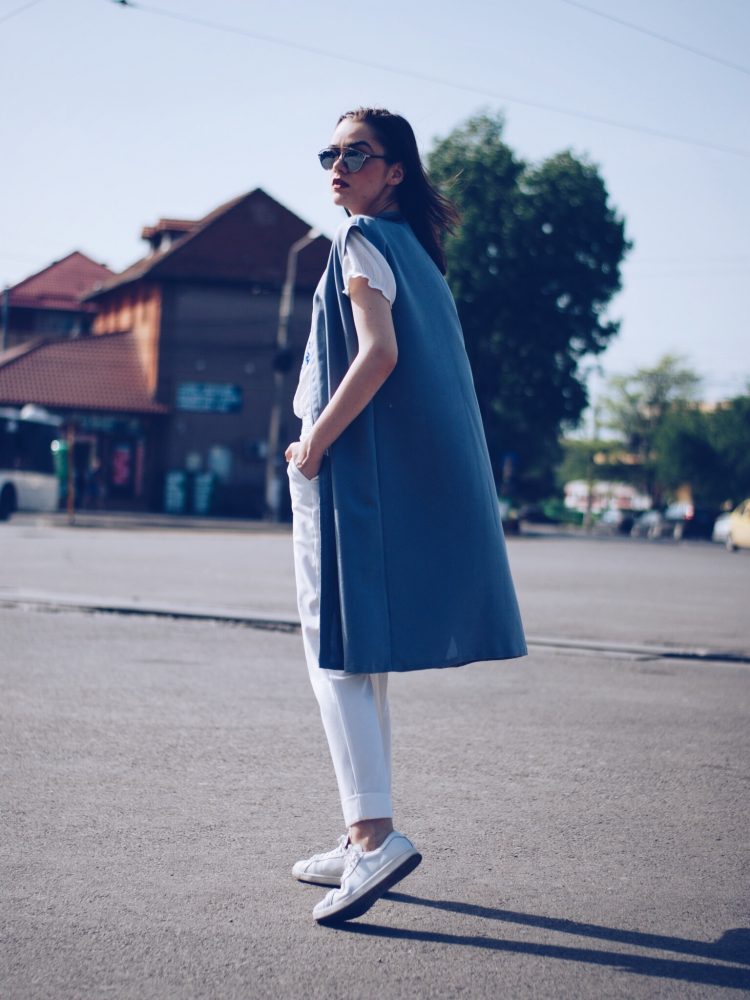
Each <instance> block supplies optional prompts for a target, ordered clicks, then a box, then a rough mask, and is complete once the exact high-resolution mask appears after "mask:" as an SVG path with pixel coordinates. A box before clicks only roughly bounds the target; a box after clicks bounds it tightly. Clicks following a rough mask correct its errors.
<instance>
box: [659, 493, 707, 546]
mask: <svg viewBox="0 0 750 1000" xmlns="http://www.w3.org/2000/svg"><path fill="white" fill-rule="evenodd" d="M718 514H719V511H718V510H717V509H716V507H701V506H698V505H696V504H693V503H689V502H686V501H680V502H679V503H673V504H670V505H669V507H667V509H666V510H665V511H664V526H663V530H662V534H666V535H671V536H672V538H674V540H675V541H676V542H679V541H680V539H682V538H710V537H711V532H712V531H713V529H714V522H715V520H716V518H717V516H718Z"/></svg>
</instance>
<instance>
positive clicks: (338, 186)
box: [331, 177, 349, 191]
mask: <svg viewBox="0 0 750 1000" xmlns="http://www.w3.org/2000/svg"><path fill="white" fill-rule="evenodd" d="M331 187H332V188H333V190H334V191H341V190H342V188H348V187H349V185H348V184H347V183H346V181H342V180H341V178H340V177H334V179H333V180H332V181H331Z"/></svg>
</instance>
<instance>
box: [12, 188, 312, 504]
mask: <svg viewBox="0 0 750 1000" xmlns="http://www.w3.org/2000/svg"><path fill="white" fill-rule="evenodd" d="M307 234H310V242H309V245H307V246H306V247H305V248H304V249H301V251H300V252H299V256H298V262H297V273H296V283H295V288H296V297H295V304H294V309H293V311H292V314H291V316H290V321H289V330H288V334H289V341H288V344H289V346H288V349H287V350H285V351H279V349H278V345H277V329H278V322H279V306H280V296H281V291H282V287H283V284H284V281H285V278H286V275H287V264H288V257H289V251H290V248H291V247H292V245H293V244H294V243H295V242H296V241H299V240H301V239H302V238H303V237H305V236H306V235H307ZM142 235H143V237H144V239H145V240H146V242H147V243H148V247H149V249H148V252H147V254H146V255H145V256H144V257H143V258H142V259H141V260H139V261H137V262H136V263H135V264H133V265H132V266H131V267H129V268H127V269H126V270H125V271H123V272H122V273H121V274H117V275H112V274H111V273H108V274H104V275H100V277H99V279H98V280H97V282H96V284H95V286H94V287H93V288H90V289H89V291H88V292H87V293H85V294H84V295H83V296H82V297H81V300H80V301H81V304H82V306H83V308H84V309H86V310H93V319H92V322H91V325H90V334H89V335H88V336H85V337H82V338H79V340H76V341H68V342H63V341H62V340H61V339H60V338H56V339H55V340H53V341H50V340H47V339H43V340H38V339H37V340H34V341H31V342H27V343H26V344H25V345H23V344H22V345H20V346H17V347H16V348H14V349H11V350H9V351H6V352H5V353H4V354H0V403H3V404H12V405H23V404H25V403H30V402H33V403H38V404H40V405H43V406H46V407H47V408H48V409H51V410H53V411H54V412H56V413H60V414H61V415H63V416H64V417H65V418H66V420H67V421H69V423H70V424H71V425H74V426H75V435H76V440H77V441H79V442H81V441H84V440H85V441H86V442H88V447H87V448H84V449H82V448H80V447H79V449H78V453H77V462H78V463H83V464H85V465H86V468H85V469H82V470H79V475H78V477H77V478H80V479H82V480H84V481H85V480H86V479H87V478H90V477H91V474H92V472H96V474H97V475H99V476H100V477H101V480H102V482H101V488H100V489H99V490H97V495H98V498H99V502H100V503H101V505H102V506H106V507H123V506H125V507H134V508H136V509H137V508H142V509H152V510H171V511H175V512H186V513H187V512H196V513H210V514H220V515H232V516H244V517H259V516H262V514H263V512H264V506H265V499H264V498H265V474H266V454H267V441H268V431H269V418H270V411H271V406H272V402H273V400H274V393H275V392H276V391H277V388H275V382H277V381H278V382H280V383H281V412H282V414H283V418H282V426H281V437H280V440H281V451H282V452H283V447H284V446H285V445H286V443H287V442H288V441H289V440H292V438H293V437H294V436H296V434H297V432H298V423H297V422H296V420H294V419H293V417H292V410H291V403H292V396H293V394H294V388H295V386H296V373H297V370H298V368H299V365H300V363H301V359H302V353H303V350H304V345H305V343H306V340H307V335H308V332H309V322H310V314H311V311H312V296H313V293H314V289H315V286H316V285H317V282H318V280H319V277H320V275H321V273H322V271H323V270H324V268H325V263H326V260H327V256H328V252H329V249H330V242H329V241H328V240H327V239H326V238H325V237H323V236H316V235H315V234H311V233H310V227H309V226H308V225H307V224H306V223H305V222H303V220H301V219H300V218H298V217H297V216H296V215H294V214H293V213H292V212H290V211H289V210H288V209H286V208H285V207H284V206H282V205H280V204H279V203H278V202H276V201H275V200H274V199H273V198H271V197H270V196H269V195H267V194H266V193H265V192H264V191H262V190H260V189H256V190H254V191H252V192H250V193H249V194H246V195H243V196H241V197H239V198H235V199H233V200H232V201H230V202H227V203H226V204H224V205H222V206H220V207H219V208H217V209H216V210H215V211H213V212H211V213H210V214H209V215H207V216H206V217H205V218H203V219H200V220H198V221H191V220H180V219H161V220H159V222H157V223H156V224H155V225H153V226H147V227H145V228H144V230H143V233H142ZM45 372H46V376H45V378H43V377H42V375H43V373H45ZM277 372H279V373H281V375H280V376H279V378H278V380H277V377H276V373H277ZM54 373H57V375H56V376H55V374H54ZM287 374H288V375H289V376H290V377H286V376H287ZM32 397H33V398H32ZM277 457H278V458H279V459H281V457H282V456H281V454H279V456H277Z"/></svg>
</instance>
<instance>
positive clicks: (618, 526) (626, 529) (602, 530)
mask: <svg viewBox="0 0 750 1000" xmlns="http://www.w3.org/2000/svg"><path fill="white" fill-rule="evenodd" d="M634 517H635V515H634V514H633V511H632V510H619V509H618V508H617V507H610V508H609V509H608V510H605V511H604V512H603V514H602V516H601V517H600V518H599V520H598V521H596V522H595V524H594V531H596V532H597V533H599V534H604V535H627V534H629V533H630V529H631V528H632V527H633V520H634Z"/></svg>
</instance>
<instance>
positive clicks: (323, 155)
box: [318, 146, 388, 174]
mask: <svg viewBox="0 0 750 1000" xmlns="http://www.w3.org/2000/svg"><path fill="white" fill-rule="evenodd" d="M339 157H341V162H342V163H343V164H344V166H345V167H346V169H347V170H348V171H349V173H350V174H356V172H357V171H358V170H361V169H362V167H364V165H365V163H366V162H367V161H368V160H387V159H388V157H387V156H380V155H378V154H376V153H364V152H363V151H362V150H361V149H355V148H354V147H353V146H344V147H343V148H342V149H338V148H337V147H336V146H327V147H326V148H325V149H321V151H320V152H319V153H318V159H319V160H320V165H321V167H322V168H323V169H324V170H333V165H334V163H335V162H336V160H338V158H339Z"/></svg>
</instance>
